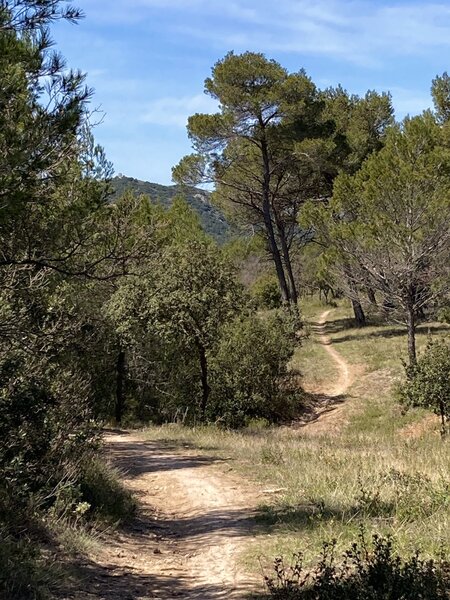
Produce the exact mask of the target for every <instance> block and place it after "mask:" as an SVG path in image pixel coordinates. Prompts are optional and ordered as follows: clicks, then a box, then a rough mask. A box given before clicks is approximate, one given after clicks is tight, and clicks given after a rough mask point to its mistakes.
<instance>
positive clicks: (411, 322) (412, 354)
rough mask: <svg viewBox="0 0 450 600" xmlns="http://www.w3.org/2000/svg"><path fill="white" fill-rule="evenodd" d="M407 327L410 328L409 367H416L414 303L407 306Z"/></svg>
mask: <svg viewBox="0 0 450 600" xmlns="http://www.w3.org/2000/svg"><path fill="white" fill-rule="evenodd" d="M407 319H408V321H407V327H408V356H409V366H410V367H414V365H415V364H416V362H417V356H416V315H415V310H414V305H413V303H412V302H411V303H409V304H408V306H407Z"/></svg>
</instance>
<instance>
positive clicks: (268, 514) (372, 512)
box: [256, 496, 395, 533]
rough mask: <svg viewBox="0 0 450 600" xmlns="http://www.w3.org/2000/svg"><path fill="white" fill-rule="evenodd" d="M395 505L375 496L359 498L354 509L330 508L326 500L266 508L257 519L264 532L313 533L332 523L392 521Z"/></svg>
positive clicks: (262, 508) (352, 507) (263, 508)
mask: <svg viewBox="0 0 450 600" xmlns="http://www.w3.org/2000/svg"><path fill="white" fill-rule="evenodd" d="M394 512H395V505H394V504H393V503H390V502H384V501H381V500H380V499H378V498H376V497H374V498H373V503H370V502H367V501H366V499H365V497H364V496H362V497H361V499H358V498H355V500H354V504H352V505H351V506H346V507H342V506H329V505H326V504H325V503H324V502H323V501H322V500H317V501H316V502H310V503H305V504H298V505H293V504H279V505H275V506H273V505H268V506H263V507H261V509H260V513H259V514H258V515H257V516H256V523H257V524H258V527H259V528H261V529H262V530H263V531H264V533H270V532H272V531H274V530H277V529H280V528H281V529H283V528H287V529H289V531H290V532H293V531H299V532H300V531H311V530H313V529H316V528H320V527H323V525H324V524H325V523H327V522H329V521H337V522H348V521H353V520H355V519H357V518H358V517H361V518H365V519H366V518H367V517H371V518H377V519H390V518H391V517H392V515H393V514H394Z"/></svg>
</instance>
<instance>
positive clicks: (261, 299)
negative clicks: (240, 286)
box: [251, 275, 281, 309]
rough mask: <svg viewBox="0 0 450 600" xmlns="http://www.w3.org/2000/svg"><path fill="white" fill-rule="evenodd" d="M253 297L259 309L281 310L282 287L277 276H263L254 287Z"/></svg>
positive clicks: (252, 290)
mask: <svg viewBox="0 0 450 600" xmlns="http://www.w3.org/2000/svg"><path fill="white" fill-rule="evenodd" d="M251 295H252V297H253V299H254V301H255V304H256V306H257V307H258V308H268V309H273V308H280V306H281V293H280V286H279V284H278V281H277V279H276V277H275V276H273V275H263V276H262V277H260V278H259V279H258V280H257V281H256V282H255V283H254V285H253V286H252V289H251Z"/></svg>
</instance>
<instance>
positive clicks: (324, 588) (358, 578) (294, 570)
mask: <svg viewBox="0 0 450 600" xmlns="http://www.w3.org/2000/svg"><path fill="white" fill-rule="evenodd" d="M335 546H336V542H335V541H333V542H331V543H325V544H324V545H323V550H322V554H321V556H320V559H319V562H318V565H317V567H316V568H315V569H313V570H312V571H311V570H307V569H305V568H304V566H303V557H302V554H297V555H295V557H294V563H293V565H291V566H286V565H285V564H284V562H283V560H282V559H281V558H278V559H276V561H275V574H274V575H273V576H272V577H266V585H267V588H268V590H269V597H270V598H273V599H274V600H417V599H418V598H420V599H421V600H448V599H449V597H450V593H449V592H450V563H448V562H447V561H446V560H444V558H441V559H440V560H439V561H433V560H423V559H421V558H420V556H419V552H416V553H415V554H413V555H412V556H411V557H410V558H407V559H403V558H402V557H401V556H399V555H398V554H397V553H396V552H395V551H394V549H393V545H392V540H391V539H390V538H383V537H380V536H377V535H374V536H373V539H372V543H371V544H368V543H367V542H366V539H365V536H364V533H363V532H362V533H361V534H360V536H359V539H358V541H357V542H355V543H354V544H352V546H351V548H350V549H349V550H347V551H346V552H345V553H344V555H343V560H342V562H341V563H340V564H337V563H336V558H335Z"/></svg>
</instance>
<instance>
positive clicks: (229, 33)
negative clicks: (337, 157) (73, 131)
mask: <svg viewBox="0 0 450 600" xmlns="http://www.w3.org/2000/svg"><path fill="white" fill-rule="evenodd" d="M74 4H76V5H77V6H79V7H80V8H82V9H83V10H84V12H85V14H86V18H85V19H84V20H82V21H81V22H80V23H79V24H78V25H76V26H73V25H69V24H58V25H57V26H56V27H55V28H54V30H53V36H54V39H55V41H56V44H57V47H58V48H59V50H61V52H62V53H63V54H64V55H65V57H66V58H67V60H68V63H69V65H70V66H72V67H78V68H80V69H82V70H83V71H86V72H87V73H88V84H89V85H90V86H92V87H93V88H94V89H95V96H94V99H93V101H92V108H97V107H98V108H99V109H100V110H101V111H103V112H104V118H103V121H102V123H101V124H100V125H98V127H97V128H96V130H95V136H96V138H97V140H98V142H99V143H101V144H102V145H103V146H104V147H105V150H106V153H107V155H108V158H109V159H110V160H112V161H113V163H114V166H115V170H116V172H117V173H123V174H124V175H128V176H131V177H137V178H139V179H145V180H148V181H154V182H158V183H163V184H169V183H170V182H171V167H172V166H173V165H174V164H176V163H177V162H178V161H179V159H180V158H181V157H182V156H183V155H184V154H187V153H188V152H189V151H190V145H189V141H188V139H187V135H186V129H185V124H186V119H187V117H188V116H189V115H190V114H193V113H195V112H214V110H215V104H214V102H213V101H212V99H210V98H209V97H207V96H205V95H204V94H203V81H204V79H205V77H207V76H208V75H209V74H210V71H211V67H212V66H213V64H214V63H215V62H216V61H217V60H218V59H220V58H222V57H223V56H224V55H225V54H226V53H227V52H228V51H229V50H234V51H235V52H242V51H245V50H252V51H258V52H264V53H265V54H266V55H267V56H268V57H269V58H275V59H276V60H278V61H279V62H280V63H281V64H282V65H283V66H285V67H286V68H287V69H289V70H290V71H297V70H298V69H300V68H302V67H303V68H305V69H306V71H307V73H308V74H309V75H310V76H311V77H312V79H313V81H314V82H315V83H316V85H318V87H320V88H323V87H327V86H329V85H333V86H334V85H337V84H338V83H340V84H342V85H343V87H345V88H346V89H347V90H349V91H350V92H353V93H358V94H363V93H364V92H365V91H366V90H367V89H376V90H379V91H381V90H390V91H391V92H392V95H393V100H394V106H395V108H396V114H397V117H399V118H401V117H403V116H404V115H406V114H408V113H409V114H416V113H419V112H421V111H422V110H423V109H424V108H427V107H429V106H430V104H431V101H430V95H429V89H430V83H431V80H432V78H433V77H434V76H435V75H436V74H438V73H439V74H441V73H442V72H443V71H445V70H449V71H450V0H442V1H440V2H426V1H422V2H414V1H412V0H399V1H397V2H394V1H387V0H371V1H369V0H229V1H225V0H79V1H78V2H76V1H75V0H74Z"/></svg>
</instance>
